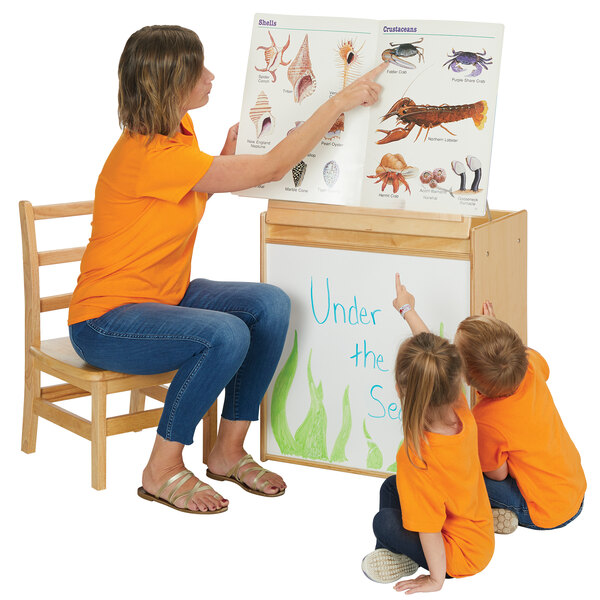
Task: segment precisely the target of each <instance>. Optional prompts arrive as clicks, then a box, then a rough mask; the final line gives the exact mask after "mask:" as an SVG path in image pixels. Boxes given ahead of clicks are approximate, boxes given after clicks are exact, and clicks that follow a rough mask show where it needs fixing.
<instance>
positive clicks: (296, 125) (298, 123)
mask: <svg viewBox="0 0 600 600" xmlns="http://www.w3.org/2000/svg"><path fill="white" fill-rule="evenodd" d="M300 125H304V121H296V124H295V126H294V127H292V128H291V129H290V130H289V131H288V132H287V134H286V135H290V133H292V131H295V130H296V129H298V127H300Z"/></svg>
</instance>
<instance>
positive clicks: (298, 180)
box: [292, 160, 307, 187]
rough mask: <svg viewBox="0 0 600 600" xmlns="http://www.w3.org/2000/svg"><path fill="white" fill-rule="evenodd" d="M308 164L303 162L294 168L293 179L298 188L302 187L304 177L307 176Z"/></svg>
mask: <svg viewBox="0 0 600 600" xmlns="http://www.w3.org/2000/svg"><path fill="white" fill-rule="evenodd" d="M306 166H307V165H306V163H305V162H304V161H303V160H301V161H300V162H299V163H298V164H297V165H296V166H294V167H293V168H292V178H293V179H294V185H295V186H296V187H298V186H299V185H302V180H303V179H304V175H306Z"/></svg>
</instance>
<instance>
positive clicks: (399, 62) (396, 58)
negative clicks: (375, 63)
mask: <svg viewBox="0 0 600 600" xmlns="http://www.w3.org/2000/svg"><path fill="white" fill-rule="evenodd" d="M422 41H423V38H421V39H420V40H417V41H416V42H412V43H410V44H394V43H393V42H390V46H391V48H388V49H387V50H384V51H383V52H382V53H381V60H383V61H385V62H388V63H391V64H393V65H396V66H397V67H401V68H403V69H416V68H417V67H416V65H414V64H413V63H411V62H408V61H407V60H403V59H404V58H410V57H411V56H418V57H419V62H421V61H423V62H425V51H424V50H423V48H422V47H421V46H417V44H420V43H421V42H422Z"/></svg>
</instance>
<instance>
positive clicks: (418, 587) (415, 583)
mask: <svg viewBox="0 0 600 600" xmlns="http://www.w3.org/2000/svg"><path fill="white" fill-rule="evenodd" d="M443 585H444V580H442V581H441V583H440V582H439V581H435V580H434V579H432V578H431V575H419V576H418V577H416V578H415V579H407V580H406V581H399V582H398V583H397V584H396V585H394V589H395V590H396V591H397V592H406V593H407V594H414V593H416V592H437V591H439V590H441V589H442V586H443Z"/></svg>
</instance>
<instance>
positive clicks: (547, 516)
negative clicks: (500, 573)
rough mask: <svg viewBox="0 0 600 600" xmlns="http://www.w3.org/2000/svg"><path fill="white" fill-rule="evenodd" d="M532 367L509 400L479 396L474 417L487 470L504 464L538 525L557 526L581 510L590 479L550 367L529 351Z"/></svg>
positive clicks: (482, 462)
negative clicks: (555, 395)
mask: <svg viewBox="0 0 600 600" xmlns="http://www.w3.org/2000/svg"><path fill="white" fill-rule="evenodd" d="M528 354H529V366H528V368H527V372H526V374H525V377H524V379H523V381H522V382H521V385H519V387H518V388H517V391H516V392H515V393H514V394H513V395H512V396H508V397H506V398H486V397H484V396H481V395H478V402H477V404H476V405H475V407H474V408H473V415H474V416H475V419H476V421H477V427H478V429H479V458H480V460H481V467H482V469H483V470H484V471H495V470H496V469H498V468H499V467H501V466H502V465H503V464H504V463H505V462H506V463H507V464H508V472H509V474H510V476H511V477H513V478H514V479H515V480H516V482H517V485H518V486H519V490H520V491H521V493H522V494H523V497H524V498H525V501H526V502H527V507H528V508H529V515H530V516H531V520H532V521H533V522H534V524H535V525H537V526H538V527H544V528H549V527H556V526H557V525H560V524H561V523H564V522H565V521H567V520H568V519H570V518H571V517H572V516H573V515H574V514H575V513H576V512H577V511H578V510H579V507H580V506H581V502H582V500H583V495H584V493H585V490H586V481H585V475H584V473H583V469H582V467H581V458H580V457H579V452H577V448H575V444H573V442H572V441H571V438H570V437H569V434H568V433H567V430H566V429H565V426H564V425H563V422H562V420H561V418H560V415H559V414H558V411H557V410H556V406H554V401H553V400H552V395H551V394H550V390H549V389H548V386H547V385H546V380H547V379H548V377H549V375H550V370H549V368H548V364H547V363H546V361H545V360H544V358H543V357H542V356H541V355H540V354H538V353H537V352H536V351H535V350H531V349H529V350H528Z"/></svg>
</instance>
